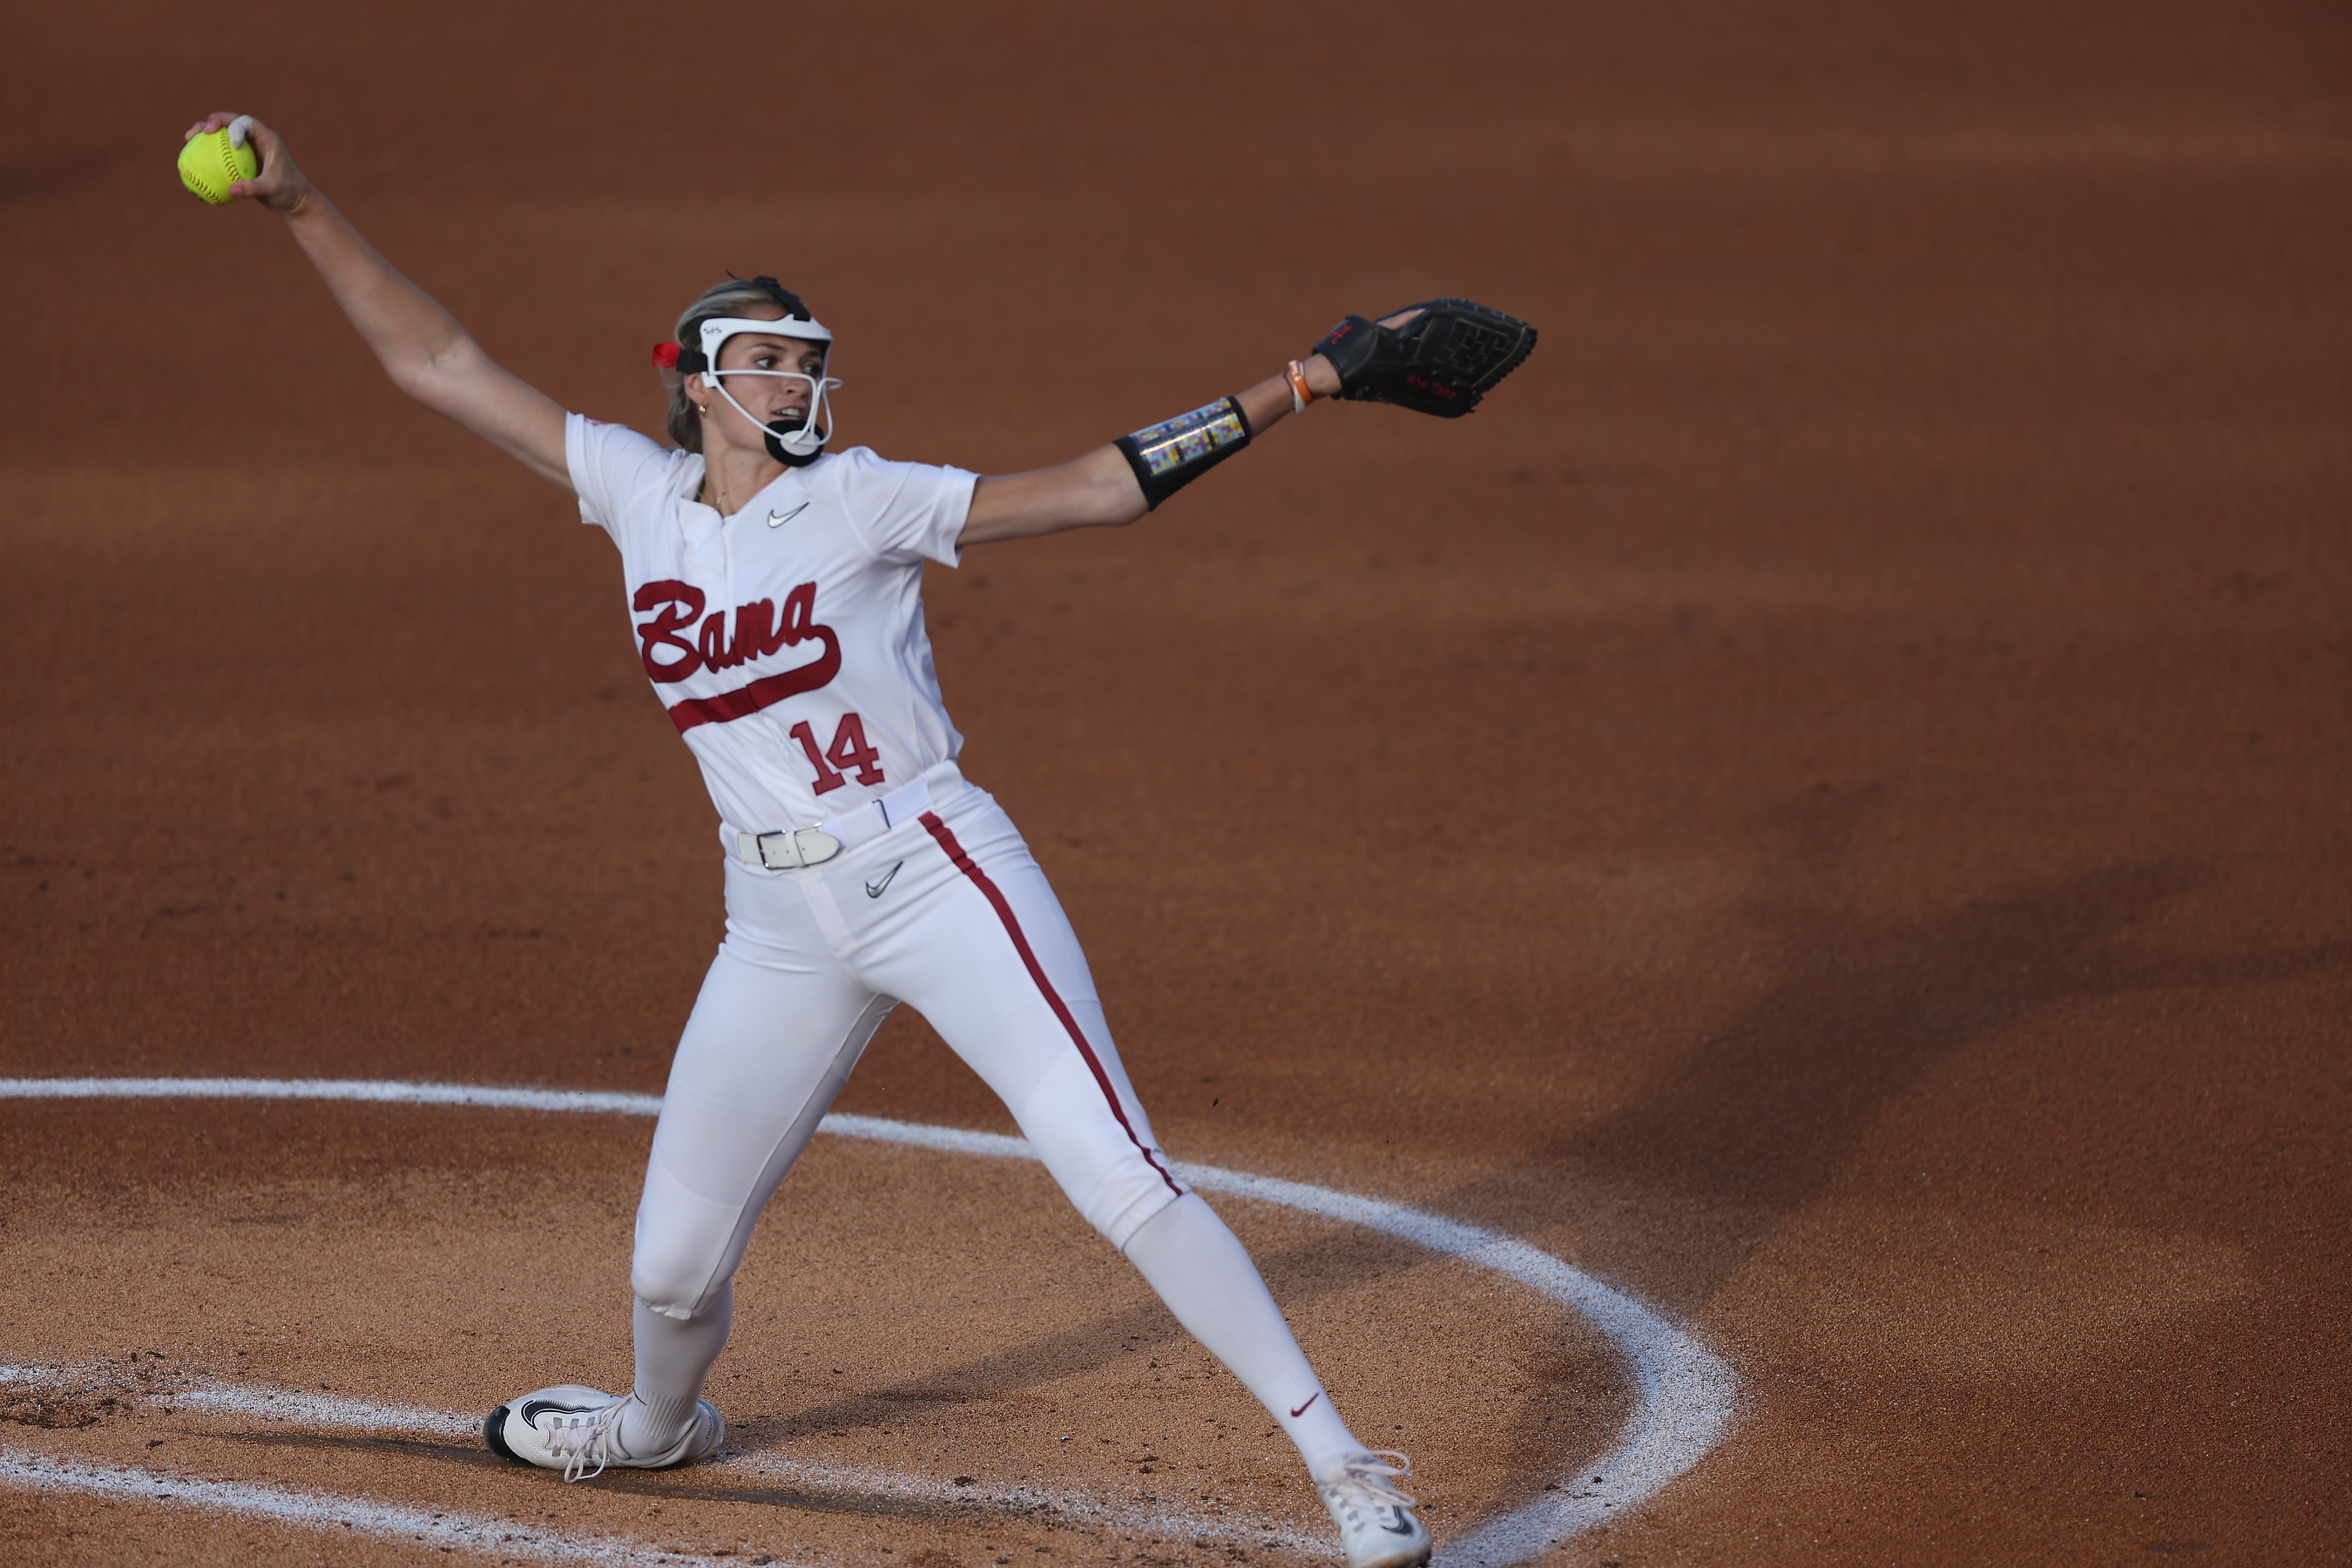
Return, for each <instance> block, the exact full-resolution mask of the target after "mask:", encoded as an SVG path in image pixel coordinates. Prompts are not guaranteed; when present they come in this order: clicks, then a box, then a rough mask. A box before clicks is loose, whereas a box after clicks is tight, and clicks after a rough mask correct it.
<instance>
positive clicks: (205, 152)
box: [180, 121, 261, 207]
mask: <svg viewBox="0 0 2352 1568" xmlns="http://www.w3.org/2000/svg"><path fill="white" fill-rule="evenodd" d="M244 130H245V123H244V121H237V122H236V123H234V124H231V125H228V126H226V127H225V128H224V129H222V130H219V131H207V132H205V133H204V134H203V135H201V136H196V137H193V138H191V139H190V140H189V141H188V142H187V144H186V145H184V146H183V147H182V148H181V149H180V184H184V185H185V186H187V187H188V189H189V190H191V191H193V192H194V193H195V194H196V195H199V196H202V197H203V198H204V199H205V200H206V201H208V202H210V203H212V205H215V206H216V207H217V206H224V205H227V202H228V188H229V186H230V185H232V184H236V182H237V181H239V180H249V179H251V178H253V176H254V175H256V174H259V173H261V160H260V159H258V158H257V157H255V156H254V155H253V149H252V147H251V146H249V145H247V142H246V140H245V137H244V135H243V134H242V132H244ZM232 132H235V133H237V134H236V136H235V139H234V140H231V134H232Z"/></svg>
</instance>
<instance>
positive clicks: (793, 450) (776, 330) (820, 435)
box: [699, 316, 841, 461]
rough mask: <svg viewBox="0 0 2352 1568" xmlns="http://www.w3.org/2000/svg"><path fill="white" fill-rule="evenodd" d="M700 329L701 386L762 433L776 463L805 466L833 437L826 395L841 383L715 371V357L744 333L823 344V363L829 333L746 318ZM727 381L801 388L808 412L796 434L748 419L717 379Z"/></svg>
mask: <svg viewBox="0 0 2352 1568" xmlns="http://www.w3.org/2000/svg"><path fill="white" fill-rule="evenodd" d="M699 327H700V331H701V336H702V363H703V364H704V366H705V367H706V368H705V369H704V370H703V372H702V384H703V385H705V386H707V387H709V388H710V390H712V391H713V392H716V393H717V394H719V396H721V397H723V398H725V399H726V400H727V404H728V406H729V407H730V408H732V409H734V410H735V412H736V413H738V414H740V415H741V416H743V417H744V418H745V419H747V420H750V421H751V426H752V427H753V428H754V429H759V430H764V431H766V432H767V433H768V446H769V447H770V448H771V449H772V451H773V453H774V454H775V456H776V457H777V458H778V460H779V461H790V460H791V459H792V458H802V459H803V460H804V459H806V458H813V457H814V456H815V455H816V454H817V453H818V452H819V451H821V450H822V449H823V448H824V444H825V441H826V440H827V439H828V438H829V437H831V435H832V427H831V422H830V421H829V420H828V419H827V418H826V417H825V415H826V408H825V401H826V400H825V394H826V393H827V392H829V391H830V390H832V389H833V388H834V387H836V386H839V385H840V384H841V383H840V382H838V381H835V379H833V378H832V377H831V376H828V375H825V374H823V372H822V371H820V372H819V373H818V374H815V375H810V374H806V373H805V372H802V371H797V370H720V369H719V350H720V349H721V348H722V347H724V346H725V345H726V342H727V340H728V339H730V338H731V337H736V336H739V335H740V334H742V333H745V332H757V333H759V334H761V336H763V337H776V338H791V339H793V340H794V341H795V342H810V343H823V344H824V345H825V353H826V357H827V358H830V357H831V356H832V353H833V333H832V332H831V331H827V330H826V329H825V327H824V325H822V324H821V323H819V322H816V321H807V320H804V319H803V318H801V317H797V316H787V317H785V318H783V319H782V321H761V320H759V319H757V318H754V317H750V316H713V317H711V318H710V319H709V321H703V322H701V323H699ZM730 375H756V376H763V377H768V378H772V379H779V380H788V381H803V382H806V383H807V384H808V387H809V405H808V412H807V414H806V415H805V416H803V418H802V420H801V423H800V426H799V428H797V429H790V430H782V429H778V428H777V427H776V426H772V425H770V424H768V423H767V422H766V421H764V420H761V419H760V418H758V417H756V416H753V414H752V413H751V410H750V409H748V408H746V407H744V406H743V405H741V404H740V403H738V402H737V401H736V400H735V395H734V394H733V393H731V392H730V391H728V390H727V387H726V385H725V384H724V383H722V382H721V381H720V379H719V378H720V377H721V376H730Z"/></svg>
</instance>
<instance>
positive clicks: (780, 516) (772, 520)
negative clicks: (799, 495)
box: [768, 501, 809, 528]
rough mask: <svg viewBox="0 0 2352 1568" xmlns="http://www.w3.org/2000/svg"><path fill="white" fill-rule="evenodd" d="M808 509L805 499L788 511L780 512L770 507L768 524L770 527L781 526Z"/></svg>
mask: <svg viewBox="0 0 2352 1568" xmlns="http://www.w3.org/2000/svg"><path fill="white" fill-rule="evenodd" d="M808 509H809V503H808V502H806V501H803V502H801V504H800V505H798V506H796V507H794V508H793V510H790V511H783V512H780V511H777V510H774V509H773V508H771V509H769V511H768V526H769V527H770V528H782V527H783V526H784V524H786V523H788V522H790V521H792V520H793V519H794V518H796V517H798V516H800V514H801V513H803V512H804V511H806V510H808Z"/></svg>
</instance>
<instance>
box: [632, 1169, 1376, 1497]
mask: <svg viewBox="0 0 2352 1568" xmlns="http://www.w3.org/2000/svg"><path fill="white" fill-rule="evenodd" d="M1127 1258H1128V1261H1129V1262H1130V1263H1132V1264H1134V1265H1135V1267H1136V1268H1137V1269H1138V1270H1139V1271H1140V1272H1141V1274H1142V1275H1143V1278H1144V1279H1146V1280H1148V1281H1150V1285H1151V1288H1152V1289H1154V1290H1157V1291H1159V1292H1160V1300H1162V1301H1165V1302H1166V1303H1167V1304H1168V1310H1170V1311H1171V1312H1173V1313H1175V1314H1176V1321H1178V1322H1180V1323H1181V1324H1183V1325H1184V1327H1185V1328H1186V1329H1187V1330H1188V1331H1191V1333H1192V1337H1193V1338H1194V1339H1196V1340H1198V1341H1200V1342H1201V1343H1202V1344H1203V1345H1205V1346H1207V1347H1208V1349H1209V1352H1210V1353H1211V1354H1213V1355H1214V1356H1215V1357H1216V1358H1217V1359H1218V1360H1219V1361H1221V1362H1223V1363H1225V1365H1226V1367H1227V1368H1229V1369H1230V1370H1231V1371H1232V1373H1233V1374H1234V1376H1235V1377H1238V1378H1240V1379H1241V1380H1242V1383H1243V1384H1244V1386H1245V1387H1247V1388H1248V1389H1249V1391H1250V1392H1251V1393H1252V1394H1256V1395H1257V1397H1258V1402H1259V1403H1260V1404H1262V1405H1265V1409H1266V1414H1267V1415H1272V1416H1273V1417H1274V1419H1275V1423H1276V1425H1277V1426H1280V1427H1281V1428H1282V1429H1283V1431H1284V1432H1285V1433H1286V1434H1287V1435H1288V1436H1289V1437H1290V1440H1291V1441H1292V1442H1293V1443H1295V1444H1297V1446H1298V1457H1299V1458H1302V1459H1304V1460H1306V1461H1307V1469H1308V1470H1309V1471H1310V1472H1313V1473H1317V1474H1318V1477H1319V1473H1320V1468H1321V1467H1322V1466H1323V1462H1324V1461H1327V1460H1328V1459H1330V1458H1332V1457H1333V1456H1335V1455H1339V1454H1346V1453H1354V1452H1357V1451H1358V1450H1360V1449H1361V1448H1362V1447H1363V1445H1362V1444H1361V1443H1359V1442H1357V1441H1356V1439H1355V1436H1354V1435H1353V1434H1352V1433H1350V1432H1349V1430H1348V1427H1347V1424H1346V1423H1345V1422H1343V1421H1341V1420H1340V1419H1339V1412H1338V1411H1336V1410H1334V1409H1332V1408H1331V1396H1330V1395H1329V1394H1326V1393H1324V1392H1323V1384H1321V1382H1320V1381H1318V1379H1317V1377H1316V1376H1315V1369H1314V1368H1313V1367H1311V1366H1309V1365H1307V1353H1306V1352H1304V1351H1302V1350H1300V1349H1299V1348H1298V1341H1297V1339H1296V1338H1295V1337H1293V1335H1292V1334H1291V1331H1290V1324H1289V1323H1288V1322H1287V1321H1285V1320H1284V1318H1283V1316H1282V1309H1281V1308H1279V1307H1277V1306H1276V1305H1275V1304H1274V1297H1273V1295H1272V1294H1271V1293H1270V1292H1269V1291H1268V1290H1267V1289H1266V1288H1265V1280H1264V1279H1260V1278H1259V1276H1258V1271H1257V1265H1256V1264H1255V1263H1253V1262H1251V1261H1250V1255H1249V1252H1248V1249H1247V1248H1245V1247H1243V1246H1242V1244H1241V1238H1240V1237H1236V1236H1234V1233H1233V1232H1232V1231H1230V1230H1228V1229H1226V1228H1225V1222H1224V1221H1223V1220H1221V1219H1219V1218H1218V1217H1217V1211H1216V1210H1214V1209H1213V1208H1211V1207H1210V1206H1209V1205H1208V1204H1207V1203H1205V1202H1204V1201H1202V1198H1201V1196H1200V1195H1199V1194H1196V1193H1187V1194H1184V1195H1183V1196H1182V1197H1181V1198H1178V1199H1177V1200H1176V1201H1175V1202H1174V1203H1172V1204H1170V1205H1168V1206H1167V1207H1166V1208H1164V1209H1161V1210H1160V1212H1159V1213H1158V1214H1156V1215H1152V1216H1151V1217H1150V1219H1149V1220H1146V1221H1145V1222H1144V1225H1143V1228H1142V1229H1140V1230H1139V1231H1137V1232H1136V1233H1135V1235H1134V1236H1132V1237H1129V1239H1128V1243H1127ZM673 1440H674V1439H673Z"/></svg>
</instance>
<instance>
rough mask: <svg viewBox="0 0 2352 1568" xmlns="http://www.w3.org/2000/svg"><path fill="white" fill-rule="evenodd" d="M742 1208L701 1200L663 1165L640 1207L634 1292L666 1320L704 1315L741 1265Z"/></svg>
mask: <svg viewBox="0 0 2352 1568" xmlns="http://www.w3.org/2000/svg"><path fill="white" fill-rule="evenodd" d="M739 1217H740V1211H739V1208H730V1206H724V1204H713V1201H708V1199H698V1196H694V1194H691V1192H687V1190H685V1187H682V1184H677V1183H675V1180H670V1178H668V1173H666V1171H663V1168H661V1166H658V1163H654V1168H652V1171H649V1173H646V1178H645V1199H640V1204H637V1244H635V1248H633V1250H630V1260H628V1289H630V1290H633V1293H635V1295H637V1300H642V1302H645V1305H646V1307H652V1310H654V1311H658V1314H663V1317H677V1319H689V1317H701V1314H703V1311H706V1310H708V1307H710V1298H713V1295H718V1290H719V1286H724V1284H727V1277H730V1274H734V1265H736V1262H739V1248H736V1229H739Z"/></svg>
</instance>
